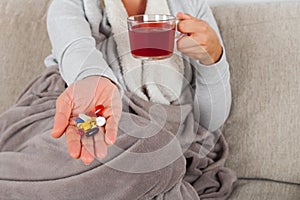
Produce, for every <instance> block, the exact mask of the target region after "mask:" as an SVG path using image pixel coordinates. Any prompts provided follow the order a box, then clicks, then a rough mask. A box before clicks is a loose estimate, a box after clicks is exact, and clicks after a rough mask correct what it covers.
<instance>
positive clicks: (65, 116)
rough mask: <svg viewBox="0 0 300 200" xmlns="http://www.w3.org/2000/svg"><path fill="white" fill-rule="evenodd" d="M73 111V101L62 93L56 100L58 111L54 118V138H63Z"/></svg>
mask: <svg viewBox="0 0 300 200" xmlns="http://www.w3.org/2000/svg"><path fill="white" fill-rule="evenodd" d="M71 111H72V101H71V99H70V98H69V97H68V95H67V93H66V92H64V93H62V94H61V95H60V96H59V97H58V99H57V100H56V111H55V116H54V125H53V129H52V133H51V135H52V137H54V138H59V137H61V136H62V135H63V134H64V132H65V130H66V128H67V126H68V125H69V118H70V116H71Z"/></svg>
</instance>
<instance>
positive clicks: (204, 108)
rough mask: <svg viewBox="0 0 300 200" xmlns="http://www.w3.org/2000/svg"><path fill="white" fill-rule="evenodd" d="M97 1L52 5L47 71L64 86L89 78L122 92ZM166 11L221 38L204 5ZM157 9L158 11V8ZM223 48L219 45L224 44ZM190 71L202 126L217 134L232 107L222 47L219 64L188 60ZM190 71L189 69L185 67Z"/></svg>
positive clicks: (179, 2) (194, 0)
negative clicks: (203, 23) (54, 72)
mask: <svg viewBox="0 0 300 200" xmlns="http://www.w3.org/2000/svg"><path fill="white" fill-rule="evenodd" d="M100 4H101V3H100V0H53V2H52V3H51V5H50V7H49V9H48V14H47V30H48V35H49V38H50V42H51V45H52V53H51V54H50V55H49V56H48V57H47V58H45V65H46V66H47V67H48V66H52V65H58V66H59V69H60V73H61V76H62V78H63V79H64V80H65V81H66V83H67V84H68V85H70V84H71V83H73V82H74V81H76V80H80V79H83V78H85V77H88V76H91V75H100V76H104V77H107V78H109V79H110V80H112V81H113V82H114V83H116V84H117V86H118V87H119V89H120V90H121V91H122V90H123V89H124V83H123V82H122V78H121V77H120V76H121V73H120V67H119V66H120V65H119V63H118V60H117V50H116V44H115V41H114V39H113V37H111V36H112V31H111V26H110V24H109V21H108V19H107V15H106V13H105V9H104V8H102V6H101V5H100ZM168 5H169V8H170V11H171V13H172V14H173V15H175V16H176V14H177V12H184V13H188V14H190V15H192V16H194V17H197V18H199V19H202V20H205V21H206V22H207V23H208V24H210V26H211V27H212V28H213V29H214V30H215V31H216V33H217V34H218V36H219V38H220V41H222V40H221V36H220V33H219V30H218V27H217V24H216V22H215V19H214V17H213V15H212V12H211V10H210V8H209V6H208V5H207V3H206V2H205V1H204V0H184V1H183V0H168ZM158 6H159V5H158ZM222 44H223V43H222ZM185 65H186V67H191V66H192V67H193V68H194V69H195V70H193V73H194V74H193V77H194V78H193V83H191V84H192V85H193V86H194V87H195V99H196V100H197V102H196V104H198V105H197V106H199V111H200V124H201V125H202V126H204V127H205V128H207V129H208V130H210V131H215V130H216V129H218V128H220V126H222V124H223V123H224V122H225V120H226V119H227V117H228V114H229V111H230V105H231V89H230V82H229V79H230V72H229V65H228V63H227V60H226V52H225V48H224V46H223V54H222V57H221V59H220V60H219V61H218V62H217V63H215V64H213V65H210V66H206V65H203V64H201V63H200V62H199V61H197V60H193V59H189V62H185ZM187 65H189V66H187Z"/></svg>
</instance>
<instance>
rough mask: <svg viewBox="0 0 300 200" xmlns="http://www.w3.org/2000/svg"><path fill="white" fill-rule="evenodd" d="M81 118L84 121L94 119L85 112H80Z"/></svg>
mask: <svg viewBox="0 0 300 200" xmlns="http://www.w3.org/2000/svg"><path fill="white" fill-rule="evenodd" d="M78 117H79V118H80V119H82V120H83V121H85V122H86V121H90V120H92V118H90V117H89V116H87V115H85V114H82V113H80V114H79V116H78Z"/></svg>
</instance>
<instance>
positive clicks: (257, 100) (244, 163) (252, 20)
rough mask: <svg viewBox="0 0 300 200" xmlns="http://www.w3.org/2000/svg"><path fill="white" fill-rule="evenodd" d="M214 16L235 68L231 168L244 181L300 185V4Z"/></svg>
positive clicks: (227, 9) (228, 130) (235, 9)
mask: <svg viewBox="0 0 300 200" xmlns="http://www.w3.org/2000/svg"><path fill="white" fill-rule="evenodd" d="M214 13H215V17H216V20H217V22H218V24H219V26H220V30H221V33H222V36H223V39H224V43H225V46H226V49H227V57H228V60H229V63H230V66H231V85H232V93H233V104H232V110H231V114H230V117H229V119H228V121H227V123H226V125H225V128H224V130H225V136H226V138H227V140H228V142H229V146H230V155H229V159H228V162H227V165H228V166H229V167H230V168H232V169H234V170H235V171H236V172H237V175H238V176H239V177H241V176H242V177H262V178H269V179H276V180H282V181H290V182H295V183H300V169H299V168H300V147H299V142H300V34H299V33H300V3H278V4H251V5H236V6H221V7H216V8H214ZM241 199H242V198H241ZM299 199H300V198H299Z"/></svg>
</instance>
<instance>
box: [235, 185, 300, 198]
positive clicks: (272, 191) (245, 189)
mask: <svg viewBox="0 0 300 200" xmlns="http://www.w3.org/2000/svg"><path fill="white" fill-rule="evenodd" d="M299 187H300V186H297V185H289V184H282V183H274V182H269V181H238V182H236V183H235V185H234V190H233V192H232V194H231V196H230V198H229V200H299V199H300V188H299Z"/></svg>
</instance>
